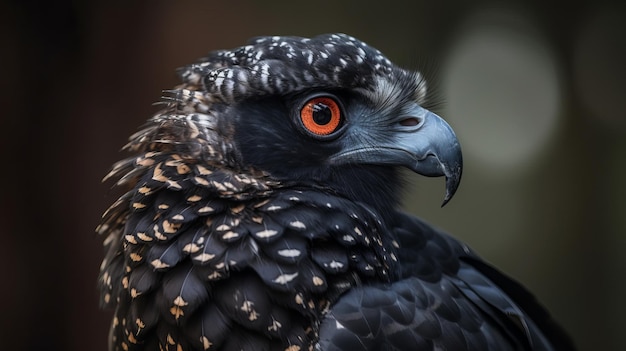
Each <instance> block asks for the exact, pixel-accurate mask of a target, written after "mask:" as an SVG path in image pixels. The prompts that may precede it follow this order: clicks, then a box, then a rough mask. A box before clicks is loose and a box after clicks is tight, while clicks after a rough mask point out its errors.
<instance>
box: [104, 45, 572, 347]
mask: <svg viewBox="0 0 626 351" xmlns="http://www.w3.org/2000/svg"><path fill="white" fill-rule="evenodd" d="M178 75H179V76H180V80H181V83H180V84H179V85H178V86H176V87H174V88H173V89H169V90H165V91H164V92H163V96H162V99H161V101H160V102H159V104H161V109H160V110H159V111H158V112H156V113H155V114H154V115H153V116H152V117H151V118H149V119H148V120H147V122H146V123H145V124H144V125H143V126H141V127H139V128H138V131H137V132H136V133H135V134H133V135H132V136H130V138H129V141H128V144H127V145H126V146H125V147H124V149H125V150H126V152H128V155H129V156H127V157H126V158H124V159H122V160H121V161H119V162H117V163H116V164H114V165H113V167H112V169H111V171H110V173H109V174H108V175H106V176H105V178H104V181H110V182H113V186H114V187H117V188H119V189H122V191H121V193H122V195H121V196H120V197H119V198H118V199H117V200H116V201H115V202H114V203H113V204H112V205H111V206H110V207H109V208H108V209H107V210H106V211H105V212H104V214H103V216H102V220H101V222H100V224H99V225H98V227H97V229H96V232H97V233H98V234H100V235H101V236H102V237H103V245H104V258H103V260H102V264H101V267H100V274H99V278H98V286H99V290H100V296H101V298H100V300H101V305H102V306H103V308H110V309H113V317H112V322H111V327H110V332H109V340H108V343H109V346H108V347H109V350H177V351H182V350H228V351H231V350H283V351H299V350H308V351H334V350H350V351H356V350H573V349H574V345H573V342H572V341H571V339H570V337H569V336H568V334H567V333H566V332H565V331H564V329H563V328H562V327H561V326H560V325H559V324H558V323H557V322H556V321H555V319H554V318H553V317H551V315H550V313H549V312H548V311H547V309H546V308H545V307H543V305H542V304H541V303H540V302H538V301H537V299H536V298H535V297H534V296H533V294H532V293H530V292H529V291H528V290H527V289H525V288H524V287H523V286H522V285H521V284H520V283H518V282H516V281H515V280H513V279H511V278H509V277H508V276H507V275H506V274H504V273H501V272H500V271H499V270H498V269H497V268H495V267H494V266H492V265H491V264H490V263H488V262H487V261H485V260H483V259H482V258H481V257H480V256H479V255H478V254H477V253H476V252H474V251H473V250H472V249H471V248H470V247H469V246H468V245H467V244H465V243H464V242H462V241H460V240H458V239H456V238H455V237H453V236H451V235H450V234H447V233H446V232H444V231H442V230H441V229H438V228H436V227H435V226H433V225H430V224H429V223H427V222H426V221H424V220H422V219H420V218H418V217H416V216H413V215H411V214H408V213H406V212H405V211H403V210H402V208H401V206H400V198H401V195H402V189H403V187H404V185H405V183H406V181H405V177H406V172H404V171H403V169H408V170H410V171H412V172H414V173H417V174H419V175H423V176H427V177H444V178H445V195H444V200H443V204H444V205H445V204H446V203H447V202H448V201H449V200H450V199H451V198H452V197H453V195H454V194H455V192H456V190H457V188H458V186H459V184H460V180H461V174H462V168H463V160H462V152H461V146H460V144H459V141H458V139H457V137H456V135H455V133H454V131H453V129H452V128H451V127H450V125H449V124H448V123H447V122H446V121H445V120H444V119H443V118H442V117H440V116H438V115H437V114H436V113H434V112H432V111H430V110H428V109H427V107H426V106H427V102H428V93H429V90H428V85H427V83H426V79H425V78H424V76H423V75H422V74H421V73H419V72H417V71H410V70H406V69H403V68H401V67H399V66H397V65H395V64H393V63H392V62H391V61H390V60H389V59H388V58H387V57H385V56H384V55H383V54H382V53H381V52H380V51H379V50H377V49H375V48H373V47H371V46H369V45H368V44H366V43H364V42H363V41H360V40H359V39H356V38H354V37H352V36H350V35H347V34H342V33H338V34H322V35H318V36H315V37H311V38H304V37H297V36H262V37H255V38H252V39H250V40H249V41H248V43H247V44H246V45H243V46H240V47H237V48H234V49H231V50H226V49H224V50H215V51H211V52H210V53H209V54H208V55H207V56H206V57H204V58H201V59H199V60H198V61H197V62H195V63H193V64H190V65H187V66H185V67H182V68H180V69H179V70H178Z"/></svg>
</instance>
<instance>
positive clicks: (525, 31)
mask: <svg viewBox="0 0 626 351" xmlns="http://www.w3.org/2000/svg"><path fill="white" fill-rule="evenodd" d="M449 57H450V60H449V61H447V62H446V65H445V67H444V80H443V86H444V89H445V95H446V98H447V101H446V106H445V116H446V118H447V119H449V120H450V121H451V123H452V125H453V128H454V129H455V131H456V132H457V135H458V136H459V138H460V139H461V143H462V146H463V151H464V154H465V155H466V157H467V158H469V159H474V160H476V161H478V162H479V163H480V165H481V167H478V168H479V169H481V170H484V171H485V172H486V173H489V174H491V175H496V176H497V175H501V176H510V175H511V174H512V173H514V172H517V171H519V170H520V169H521V168H522V167H527V165H528V162H529V161H531V160H533V158H534V157H536V156H538V155H539V154H540V153H541V151H542V149H543V148H544V147H545V146H546V143H547V141H548V140H549V138H550V136H551V135H552V134H553V131H554V129H555V126H556V122H557V119H558V118H557V117H558V115H559V109H560V94H561V92H560V82H559V77H558V72H557V68H556V64H555V59H554V57H553V54H552V53H551V52H550V50H549V49H548V47H547V45H546V44H545V43H544V42H543V40H542V38H541V36H540V35H539V34H538V32H537V31H536V30H535V28H534V26H533V25H532V24H531V23H530V22H529V21H527V20H526V19H525V18H524V17H522V16H521V15H519V14H517V13H516V14H513V13H512V12H508V11H504V10H500V11H494V10H490V11H481V12H477V13H475V14H474V15H473V16H471V17H470V18H469V19H468V21H467V22H466V23H465V25H464V26H461V27H460V28H459V34H458V37H457V40H456V42H455V43H454V44H453V46H452V48H451V52H450V55H449Z"/></svg>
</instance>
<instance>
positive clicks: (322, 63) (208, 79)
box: [180, 34, 426, 103]
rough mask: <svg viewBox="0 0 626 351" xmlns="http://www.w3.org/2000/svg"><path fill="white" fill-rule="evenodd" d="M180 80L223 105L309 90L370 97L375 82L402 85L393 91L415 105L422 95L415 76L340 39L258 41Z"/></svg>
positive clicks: (191, 69) (188, 70)
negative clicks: (353, 92)
mask: <svg viewBox="0 0 626 351" xmlns="http://www.w3.org/2000/svg"><path fill="white" fill-rule="evenodd" d="M180 74H181V76H182V79H183V81H184V82H185V83H186V84H189V85H192V86H198V87H200V86H202V89H203V90H205V91H206V93H207V95H209V96H210V99H215V100H219V101H224V102H228V103H232V102H236V101H238V100H240V99H244V98H248V97H261V96H264V95H271V94H280V95H282V94H287V93H292V92H294V91H299V90H303V89H312V88H345V89H363V90H367V91H370V92H374V91H376V90H377V88H378V87H377V82H378V81H381V82H382V83H381V84H385V82H387V83H392V82H398V81H402V82H403V83H404V84H406V85H408V86H399V87H398V88H397V90H398V91H401V92H403V94H406V93H407V92H409V93H410V94H412V95H413V96H412V97H413V98H414V99H415V100H417V101H420V100H422V99H423V98H424V97H425V93H426V86H425V84H424V81H423V80H422V79H421V77H420V75H419V73H416V72H408V71H406V70H403V69H400V68H398V67H396V66H395V65H393V64H392V63H391V61H389V59H387V58H386V57H385V56H383V54H382V53H381V52H380V51H378V50H377V49H374V48H372V47H370V46H368V45H367V44H365V43H364V42H362V41H360V40H358V39H356V38H354V37H351V36H348V35H345V34H327V35H320V36H318V37H315V38H311V39H309V38H300V37H279V36H273V37H259V38H255V39H253V40H251V42H250V44H249V45H246V46H242V47H239V48H237V49H234V50H220V51H215V52H213V53H212V54H211V55H209V56H208V57H207V58H205V59H204V60H202V62H200V63H196V64H193V65H190V66H187V67H185V68H183V69H181V71H180ZM407 76H410V79H407ZM389 85H390V86H393V84H389ZM410 85H413V86H410Z"/></svg>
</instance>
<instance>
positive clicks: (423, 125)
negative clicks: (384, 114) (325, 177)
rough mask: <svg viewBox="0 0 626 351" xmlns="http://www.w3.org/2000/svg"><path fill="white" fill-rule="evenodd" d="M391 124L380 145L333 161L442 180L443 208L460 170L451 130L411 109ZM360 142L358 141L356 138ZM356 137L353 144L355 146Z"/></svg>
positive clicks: (373, 144) (349, 152) (354, 148)
mask: <svg viewBox="0 0 626 351" xmlns="http://www.w3.org/2000/svg"><path fill="white" fill-rule="evenodd" d="M405 116H406V117H405V118H404V119H402V120H400V121H399V122H398V123H396V124H395V126H394V128H393V134H392V135H388V137H386V138H385V141H384V142H376V141H374V142H372V141H367V145H364V144H365V143H366V142H365V141H363V142H361V143H360V144H361V145H360V146H358V145H354V144H353V146H352V147H350V150H347V151H344V152H341V153H340V154H339V155H337V157H336V159H337V158H340V159H342V161H343V162H346V161H348V162H359V163H369V164H379V165H394V166H404V167H407V168H408V169H410V170H412V171H414V172H416V173H418V174H421V175H424V176H427V177H440V176H445V177H446V195H445V197H444V199H443V204H442V205H441V206H444V205H445V204H446V203H448V201H450V199H451V198H452V196H453V195H454V193H455V192H456V190H457V188H458V187H459V183H460V182H461V173H462V170H463V156H462V154H461V145H460V144H459V141H458V139H457V137H456V135H455V134H454V131H453V130H452V128H451V127H450V126H449V125H448V123H446V121H444V120H443V119H442V118H441V117H439V116H437V115H436V114H434V113H432V112H430V111H428V110H426V109H424V108H422V107H420V106H417V105H416V106H415V107H413V108H412V109H411V110H410V111H408V113H406V114H405ZM359 139H361V138H359ZM359 139H357V138H356V137H355V138H353V141H356V144H359V141H357V140H359Z"/></svg>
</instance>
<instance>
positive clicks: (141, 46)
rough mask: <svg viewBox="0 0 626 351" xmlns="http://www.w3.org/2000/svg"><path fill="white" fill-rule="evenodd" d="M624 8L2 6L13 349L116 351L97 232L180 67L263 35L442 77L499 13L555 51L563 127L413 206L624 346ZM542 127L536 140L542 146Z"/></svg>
mask: <svg viewBox="0 0 626 351" xmlns="http://www.w3.org/2000/svg"><path fill="white" fill-rule="evenodd" d="M470 3H471V4H470ZM616 3H617V2H610V1H602V0H600V1H589V2H581V3H575V2H571V1H560V2H556V1H539V0H534V1H521V0H520V1H502V2H497V3H496V2H488V1H472V2H468V1H463V0H444V1H405V2H402V1H396V0H385V1H365V0H360V1H344V2H338V1H325V0H319V1H315V2H300V3H299V2H295V1H270V2H267V3H262V2H260V1H252V0H249V1H243V0H240V1H230V2H229V3H228V4H226V3H225V2H219V3H218V2H212V1H202V2H201V1H177V2H175V1H132V2H118V1H112V2H100V1H92V2H86V1H85V2H81V1H56V2H36V1H20V2H18V1H13V2H8V3H7V2H3V3H1V4H0V37H1V38H2V42H0V45H1V54H0V69H1V70H2V73H1V78H0V84H1V85H0V86H1V90H0V101H1V102H2V104H1V106H2V110H1V111H2V112H1V120H0V121H1V126H2V127H1V131H2V138H0V146H1V148H0V150H1V151H0V152H1V154H0V157H1V158H0V162H1V163H2V170H1V171H0V174H1V178H0V181H1V182H0V206H1V208H0V228H1V231H0V233H1V235H2V241H0V279H1V280H0V306H1V307H0V308H1V313H0V345H2V346H0V348H2V349H3V350H43V349H48V350H96V351H97V350H105V345H106V335H107V329H108V324H109V319H110V317H111V312H110V311H101V310H99V308H98V295H97V290H96V277H97V274H98V267H99V264H100V260H101V257H102V249H101V239H102V238H99V237H97V236H96V234H95V233H94V228H95V226H96V225H97V224H98V221H99V218H100V214H101V213H102V212H103V211H104V210H105V209H106V208H107V206H108V205H109V204H110V203H112V202H113V201H114V200H115V199H116V196H117V195H118V193H117V192H115V191H114V190H113V191H112V190H110V184H101V183H100V180H101V178H102V176H103V175H104V174H106V172H107V171H108V170H109V167H110V165H111V164H112V163H113V162H115V161H116V160H118V159H120V158H121V157H123V156H124V154H121V153H119V149H120V147H121V146H122V145H123V144H124V143H125V141H126V139H127V137H128V136H129V135H130V134H131V133H133V132H134V131H135V130H136V128H137V127H138V126H139V125H141V124H142V123H143V121H144V120H145V119H147V118H148V117H150V116H151V115H152V114H153V113H154V112H155V111H156V108H155V107H154V106H152V103H153V102H155V101H158V99H159V97H160V95H161V90H162V89H167V88H171V87H173V86H174V85H176V84H177V82H178V81H177V77H176V75H175V73H174V71H175V68H177V67H180V66H182V65H185V64H188V63H191V62H193V61H195V60H196V59H197V58H199V57H201V56H203V55H205V54H206V53H208V52H209V51H210V50H213V49H219V48H232V47H235V46H239V45H242V44H243V43H244V42H245V40H246V39H248V38H249V37H251V36H257V35H269V34H271V35H273V34H280V35H302V36H311V35H316V34H321V33H327V32H346V33H348V34H351V35H354V36H356V37H357V38H360V39H362V40H364V41H366V42H367V43H369V44H371V45H372V46H374V47H377V48H379V49H380V50H381V51H383V52H384V53H385V54H386V55H387V56H388V57H389V58H390V59H391V60H392V61H394V62H396V63H398V64H399V65H401V66H406V67H413V68H419V66H420V65H419V64H420V63H424V62H425V63H428V66H429V67H431V68H430V70H431V71H433V70H435V71H436V70H437V69H439V70H443V71H445V70H446V65H445V64H439V62H445V60H446V59H447V58H449V57H450V55H452V53H453V52H454V48H455V45H456V44H455V43H456V42H457V41H456V40H457V39H458V38H459V36H460V37H462V35H463V31H464V30H465V29H464V28H465V27H464V23H467V18H469V17H471V16H472V14H475V13H476V12H477V11H478V12H480V11H484V10H488V11H492V10H495V11H496V13H498V11H501V10H504V11H505V12H506V13H508V14H509V16H508V17H507V16H505V17H504V18H505V19H504V20H501V21H500V22H499V25H501V26H502V27H503V28H505V29H506V28H508V27H507V26H508V25H509V24H508V23H507V20H506V18H509V19H511V18H518V17H517V16H519V18H522V19H523V20H524V21H526V22H525V23H530V24H531V28H532V30H531V32H532V33H534V34H533V35H532V36H530V37H531V39H532V40H535V41H536V40H538V41H539V42H541V43H542V44H541V45H542V46H541V47H542V48H544V49H546V50H547V51H548V52H549V53H550V56H549V58H550V60H552V61H550V62H552V63H553V66H554V67H555V68H556V71H558V72H559V74H558V83H559V84H558V93H559V94H558V101H556V104H557V106H558V111H557V112H556V116H557V117H558V118H557V119H556V121H557V122H555V126H554V127H553V128H552V129H551V130H550V132H549V133H548V135H549V138H546V139H547V140H548V141H544V142H542V144H541V147H537V150H535V151H534V153H532V154H531V155H530V156H528V157H526V158H525V159H524V161H523V163H522V164H523V166H522V167H508V168H507V166H502V167H498V166H497V165H496V166H494V165H493V164H490V165H485V164H484V162H483V163H481V161H480V159H481V158H480V153H481V151H480V150H479V149H471V148H469V149H468V153H466V169H465V173H464V180H463V183H462V185H461V189H460V191H459V192H458V193H457V196H456V197H455V199H453V201H452V202H451V203H450V204H449V205H448V206H446V207H445V208H443V209H440V208H439V203H440V201H441V198H442V196H443V181H442V180H441V179H436V180H431V179H428V180H424V179H415V178H416V177H412V178H411V181H410V183H411V185H412V186H411V191H410V192H408V193H407V194H406V197H405V204H406V208H407V209H408V210H409V211H410V212H413V213H416V214H419V215H421V216H423V217H425V218H427V219H428V220H430V221H431V222H433V223H435V224H437V225H438V226H441V227H443V228H445V229H446V230H449V231H451V232H453V233H454V234H455V235H456V236H458V237H460V238H462V239H463V240H466V241H468V242H469V243H470V245H471V246H472V247H474V248H475V249H476V250H477V251H479V252H480V253H481V254H482V255H483V256H484V257H485V258H487V259H488V260H490V261H492V262H493V263H495V264H496V265H497V266H499V267H501V268H502V269H503V270H505V271H506V272H508V273H509V274H510V275H512V276H513V277H515V278H517V279H518V280H520V281H522V282H523V283H524V284H525V285H527V286H528V287H529V288H530V289H531V290H532V291H534V292H535V293H536V295H537V296H538V297H539V298H540V299H541V300H542V301H543V302H544V303H545V304H546V306H548V308H549V309H550V310H551V311H552V313H553V314H554V315H555V317H556V318H557V319H558V320H559V321H560V322H561V323H562V324H563V325H564V326H565V327H566V328H567V329H568V330H569V331H570V333H571V334H572V336H573V337H574V339H575V340H576V342H577V344H578V345H579V347H580V349H582V350H599V349H618V348H620V345H621V344H622V343H623V342H622V341H621V340H622V337H623V328H624V327H625V326H626V322H624V316H625V315H626V302H625V301H626V299H625V298H624V296H626V282H625V281H624V279H623V278H624V277H625V275H624V273H625V272H626V270H625V268H626V257H625V255H624V249H625V248H626V201H625V200H624V199H625V198H626V186H625V185H624V181H623V179H625V178H626V103H625V100H626V86H625V81H626V77H625V74H624V68H623V64H624V62H626V55H625V53H624V49H625V46H626V44H625V43H626V39H624V38H625V34H626V25H625V23H626V15H625V14H626V12H625V11H624V6H620V5H616ZM511 14H512V16H510V15H511ZM513 21H514V22H515V21H516V20H513ZM478 22H480V16H479V19H478ZM496 22H498V21H496ZM524 28H527V27H524ZM496 31H497V28H496ZM505 32H506V31H505ZM505 42H506V41H505ZM511 43H512V45H513V46H514V45H516V44H515V42H511ZM433 67H434V68H435V69H433ZM485 69H489V67H485ZM444 73H445V72H444ZM440 76H441V75H440ZM444 76H445V74H444ZM433 82H434V83H437V78H435V79H434V81H433ZM505 82H506V80H505ZM514 83H515V82H511V84H514ZM506 85H507V84H504V85H503V86H506ZM476 90H477V91H481V82H479V81H477V82H476ZM440 95H441V97H442V100H443V103H442V104H441V105H442V106H443V107H441V109H440V110H438V111H437V112H438V113H441V114H442V115H443V116H444V117H446V118H447V116H446V107H445V106H446V101H445V100H446V89H441V91H440ZM495 100H497V99H494V103H496V102H497V101H495ZM522 100H523V97H522ZM449 103H450V104H451V105H454V101H449ZM530 103H531V102H530ZM530 120H532V119H529V121H530ZM450 121H451V123H452V126H453V127H454V128H455V129H456V130H457V133H458V134H459V137H460V139H461V143H462V144H463V143H464V141H463V140H466V141H467V144H468V145H469V144H471V140H472V139H471V138H476V136H478V137H480V135H481V131H482V130H483V124H481V123H485V122H484V121H482V120H481V119H480V118H476V122H475V123H474V122H473V120H470V122H471V123H470V126H472V127H473V129H472V128H469V129H468V128H464V127H462V126H464V125H468V123H467V120H465V123H464V124H463V123H457V124H460V125H461V128H460V129H459V128H457V127H456V126H455V120H454V119H453V118H451V119H450ZM524 122H525V121H524V119H522V121H519V120H515V121H514V122H511V123H524ZM533 126H534V124H533V123H526V125H525V127H526V128H530V129H525V130H520V133H521V132H523V133H528V136H529V138H530V137H532V134H534V133H533ZM485 128H487V127H485ZM470 129H472V130H473V131H472V132H470V131H469V130H470ZM476 130H478V132H476ZM528 130H530V132H529V131H528ZM492 132H493V131H492ZM496 132H497V131H496ZM485 133H487V131H486V129H485ZM539 134H540V133H539V131H537V135H539ZM483 135H485V136H487V134H483ZM489 135H491V134H489ZM491 147H492V148H498V145H492V146H491ZM494 150H495V149H494ZM505 155H506V154H505ZM511 160H513V161H514V159H511ZM473 161H476V162H473ZM520 162H521V161H520ZM511 164H515V162H512V163H511Z"/></svg>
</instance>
